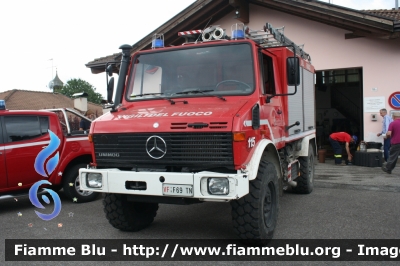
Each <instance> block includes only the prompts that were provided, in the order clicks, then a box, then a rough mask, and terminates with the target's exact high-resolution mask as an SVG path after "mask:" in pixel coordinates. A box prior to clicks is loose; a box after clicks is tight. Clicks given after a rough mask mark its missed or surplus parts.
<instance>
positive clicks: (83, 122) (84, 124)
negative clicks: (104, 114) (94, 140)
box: [79, 109, 95, 131]
mask: <svg viewBox="0 0 400 266" xmlns="http://www.w3.org/2000/svg"><path fill="white" fill-rule="evenodd" d="M86 117H87V118H89V119H90V120H94V119H95V116H94V112H93V110H91V109H89V110H87V112H86ZM91 124H92V122H91V121H87V120H86V119H81V122H80V123H79V130H82V131H87V130H89V129H90V125H91Z"/></svg>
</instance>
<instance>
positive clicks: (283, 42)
mask: <svg viewBox="0 0 400 266" xmlns="http://www.w3.org/2000/svg"><path fill="white" fill-rule="evenodd" d="M284 30H285V27H281V28H276V29H275V28H273V27H272V25H271V24H269V23H267V24H266V25H265V26H264V28H263V29H262V30H251V29H250V28H248V27H247V28H246V30H245V32H246V37H247V38H248V39H251V40H253V41H255V42H257V43H258V44H259V45H260V46H261V47H263V48H266V47H278V46H288V47H289V49H291V50H293V48H294V49H295V50H296V51H295V52H296V54H297V55H299V56H300V57H301V58H303V59H305V60H308V61H309V62H311V57H310V55H309V54H308V53H306V52H304V50H303V48H304V44H303V45H297V44H295V43H294V42H292V41H291V40H290V39H289V38H287V37H286V36H285V35H284ZM293 52H294V51H293Z"/></svg>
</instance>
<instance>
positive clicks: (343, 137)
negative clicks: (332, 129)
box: [329, 132, 357, 165]
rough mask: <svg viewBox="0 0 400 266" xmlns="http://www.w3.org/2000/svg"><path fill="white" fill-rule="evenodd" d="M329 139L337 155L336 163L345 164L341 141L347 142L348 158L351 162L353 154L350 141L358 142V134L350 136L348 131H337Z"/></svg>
mask: <svg viewBox="0 0 400 266" xmlns="http://www.w3.org/2000/svg"><path fill="white" fill-rule="evenodd" d="M329 141H330V143H331V145H332V148H333V152H334V156H335V164H336V165H345V164H344V163H342V147H341V146H340V142H342V143H343V142H344V143H346V144H345V146H346V152H347V160H348V161H349V162H350V161H351V159H352V158H353V156H352V155H351V153H350V143H351V142H354V143H357V136H354V135H353V136H350V135H349V134H347V133H346V132H336V133H332V134H331V135H330V136H329Z"/></svg>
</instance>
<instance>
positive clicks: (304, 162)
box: [293, 144, 315, 194]
mask: <svg viewBox="0 0 400 266" xmlns="http://www.w3.org/2000/svg"><path fill="white" fill-rule="evenodd" d="M314 160H315V157H314V151H313V145H312V144H310V145H309V148H308V156H302V157H299V163H300V176H299V177H297V179H296V180H295V181H296V182H297V186H295V187H294V188H293V191H294V192H296V193H300V194H310V193H311V192H312V191H313V189H314V170H315V167H314V166H315V165H314V162H315V161H314Z"/></svg>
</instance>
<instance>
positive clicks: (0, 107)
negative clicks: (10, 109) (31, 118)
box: [0, 100, 6, 110]
mask: <svg viewBox="0 0 400 266" xmlns="http://www.w3.org/2000/svg"><path fill="white" fill-rule="evenodd" d="M0 110H6V101H4V100H0Z"/></svg>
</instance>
